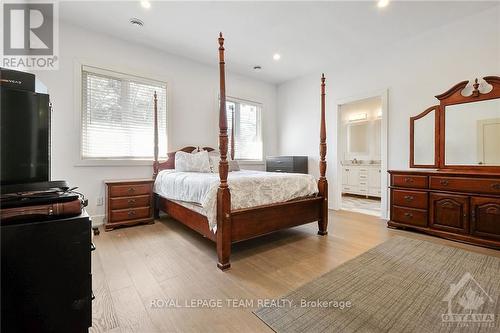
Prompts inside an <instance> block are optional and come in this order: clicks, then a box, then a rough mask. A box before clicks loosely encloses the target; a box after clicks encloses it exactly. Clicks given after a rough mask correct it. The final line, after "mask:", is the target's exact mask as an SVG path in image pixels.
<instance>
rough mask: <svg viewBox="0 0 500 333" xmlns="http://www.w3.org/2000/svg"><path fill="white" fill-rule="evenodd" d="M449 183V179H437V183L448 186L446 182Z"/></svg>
mask: <svg viewBox="0 0 500 333" xmlns="http://www.w3.org/2000/svg"><path fill="white" fill-rule="evenodd" d="M449 183H450V182H449V181H447V180H446V179H441V180H440V181H439V184H441V185H443V186H448V184H449Z"/></svg>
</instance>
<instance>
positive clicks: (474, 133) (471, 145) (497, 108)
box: [444, 99, 500, 166]
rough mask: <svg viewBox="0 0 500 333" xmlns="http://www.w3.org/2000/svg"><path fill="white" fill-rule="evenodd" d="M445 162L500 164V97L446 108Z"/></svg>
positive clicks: (451, 163)
mask: <svg viewBox="0 0 500 333" xmlns="http://www.w3.org/2000/svg"><path fill="white" fill-rule="evenodd" d="M444 116H445V133H446V136H445V138H444V145H445V156H444V162H445V164H446V165H450V166H453V165H484V166H500V99H490V100H483V101H479V102H474V103H464V104H455V105H449V106H447V107H446V108H445V115H444Z"/></svg>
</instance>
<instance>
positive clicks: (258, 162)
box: [217, 96, 265, 164]
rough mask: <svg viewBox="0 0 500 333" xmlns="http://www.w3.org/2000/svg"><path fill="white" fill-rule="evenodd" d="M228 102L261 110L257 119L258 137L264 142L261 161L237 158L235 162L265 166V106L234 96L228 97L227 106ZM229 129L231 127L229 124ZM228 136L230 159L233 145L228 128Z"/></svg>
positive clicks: (228, 154)
mask: <svg viewBox="0 0 500 333" xmlns="http://www.w3.org/2000/svg"><path fill="white" fill-rule="evenodd" d="M219 100H220V99H219ZM228 101H229V102H234V103H244V104H250V105H254V106H256V107H257V108H258V109H259V112H258V115H257V117H258V125H257V127H258V133H257V135H258V136H259V138H260V141H261V142H262V147H261V159H238V158H235V160H236V161H238V162H239V163H240V164H263V163H264V160H265V157H264V156H265V150H264V146H265V144H264V136H263V130H262V126H263V121H262V120H263V118H264V105H263V104H262V103H260V102H256V101H253V100H250V99H245V98H238V97H233V96H226V105H227V102H228ZM226 110H227V106H226ZM217 113H218V112H217ZM217 119H218V117H217ZM218 124H219V123H218V122H217V133H218V132H219V131H218ZM228 127H229V124H228ZM227 136H228V147H227V156H228V158H230V156H231V145H230V138H231V132H230V131H229V128H228V132H227ZM235 136H236V132H235Z"/></svg>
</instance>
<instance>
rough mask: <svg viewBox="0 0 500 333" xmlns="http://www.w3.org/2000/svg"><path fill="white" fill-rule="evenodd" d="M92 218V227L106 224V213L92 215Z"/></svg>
mask: <svg viewBox="0 0 500 333" xmlns="http://www.w3.org/2000/svg"><path fill="white" fill-rule="evenodd" d="M90 218H91V219H92V227H97V226H100V225H103V224H104V214H100V215H90Z"/></svg>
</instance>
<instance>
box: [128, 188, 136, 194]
mask: <svg viewBox="0 0 500 333" xmlns="http://www.w3.org/2000/svg"><path fill="white" fill-rule="evenodd" d="M127 191H128V192H129V193H132V192H135V187H129V188H128V190H127Z"/></svg>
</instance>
